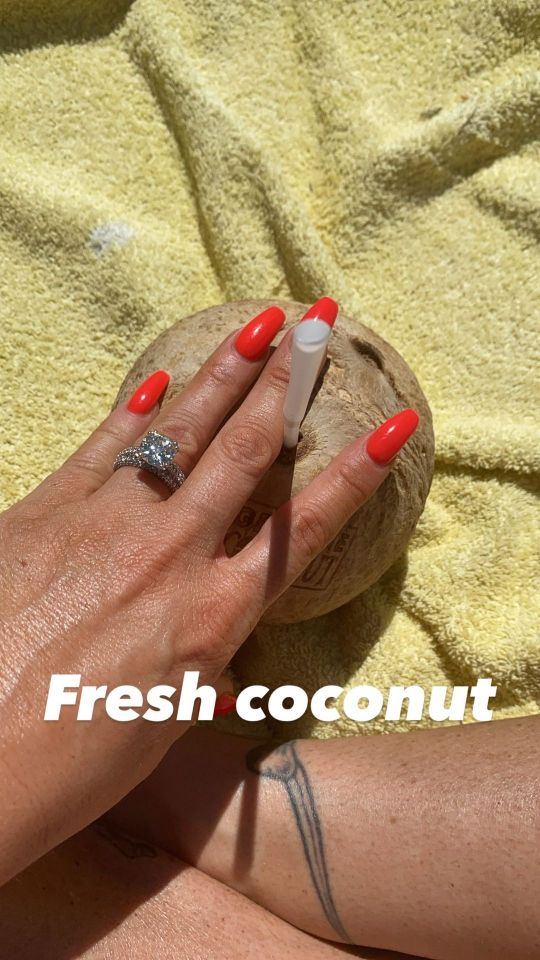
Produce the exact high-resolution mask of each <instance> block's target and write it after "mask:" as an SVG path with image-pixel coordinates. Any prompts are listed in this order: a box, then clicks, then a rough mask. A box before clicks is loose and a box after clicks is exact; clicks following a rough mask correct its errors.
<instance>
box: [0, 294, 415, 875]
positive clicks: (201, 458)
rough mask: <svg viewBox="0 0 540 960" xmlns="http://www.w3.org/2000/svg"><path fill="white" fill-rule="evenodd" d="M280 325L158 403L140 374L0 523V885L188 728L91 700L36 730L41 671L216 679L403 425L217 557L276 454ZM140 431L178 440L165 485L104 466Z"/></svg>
mask: <svg viewBox="0 0 540 960" xmlns="http://www.w3.org/2000/svg"><path fill="white" fill-rule="evenodd" d="M283 321H284V315H283V313H282V311H281V310H279V309H278V308H270V310H267V311H265V312H264V314H262V315H261V316H260V317H259V318H255V319H254V320H253V321H251V323H250V324H248V326H247V328H244V330H242V331H241V332H240V334H238V335H236V336H235V335H232V336H230V337H228V338H227V339H226V340H225V341H224V343H223V344H222V345H221V346H220V347H219V348H218V349H217V351H216V352H215V353H214V354H213V355H212V356H211V357H210V359H209V360H208V361H207V363H206V364H205V365H204V367H203V368H202V369H201V370H200V371H199V373H198V374H197V375H196V377H195V378H194V379H193V381H192V382H191V383H190V384H189V386H188V387H187V388H186V389H185V390H184V391H183V393H182V394H181V395H180V396H178V397H176V398H175V399H174V400H173V401H171V402H170V403H168V404H166V405H165V406H164V407H163V409H162V410H161V411H159V408H158V406H157V401H158V400H159V395H160V393H162V392H163V389H164V387H165V385H166V382H167V377H166V375H165V374H161V375H157V376H156V375H154V378H153V379H152V378H151V379H150V381H147V382H146V383H145V384H144V385H143V386H142V387H141V388H139V390H138V391H137V393H136V394H135V395H134V397H133V398H132V399H131V401H130V402H129V403H128V404H127V405H125V406H123V407H120V408H117V409H116V410H115V411H114V412H113V413H112V414H111V415H110V416H109V417H108V418H107V419H106V420H105V421H104V423H103V424H102V425H101V426H100V427H99V428H98V429H97V430H96V432H95V433H94V434H93V435H92V436H91V437H90V439H89V440H88V441H87V442H86V443H85V444H84V445H83V446H82V447H81V448H80V449H79V450H78V451H77V452H76V453H75V454H74V455H73V456H72V457H71V458H70V459H69V460H68V461H67V462H66V463H65V464H64V466H62V467H61V468H60V469H59V470H58V471H57V472H56V473H54V474H53V475H52V476H50V477H49V478H48V479H46V480H45V481H44V482H43V483H42V484H41V485H40V486H39V487H38V488H37V489H36V490H35V491H34V492H33V493H32V494H30V496H28V497H27V498H26V499H25V500H23V501H22V502H21V503H19V504H17V505H16V506H14V507H12V508H11V509H10V510H8V511H7V512H6V513H5V514H4V515H3V516H2V517H1V518H0V533H1V547H0V609H1V624H0V635H1V648H0V649H1V653H0V658H1V660H0V667H1V669H0V674H1V678H2V679H1V682H0V684H1V685H0V695H1V700H0V723H1V730H2V755H1V760H0V767H1V770H0V823H1V824H2V827H1V828H0V878H1V879H3V880H5V879H7V878H8V877H9V876H10V875H12V874H13V873H15V872H18V871H19V870H20V869H22V867H24V866H25V865H26V864H27V863H29V862H30V861H31V860H33V859H35V858H36V857H38V856H39V855H41V854H42V853H44V852H45V851H46V850H47V849H49V848H50V847H51V846H54V845H56V844H57V843H59V842H60V841H61V840H62V839H64V838H65V837H67V836H69V835H70V834H72V833H74V832H75V831H76V830H77V829H79V828H81V827H82V826H84V825H85V824H87V823H89V822H90V821H91V820H93V819H94V818H95V817H96V816H98V815H99V814H101V813H103V812H104V811H105V810H107V809H108V808H110V807H111V806H112V804H113V803H115V802H116V801H117V800H119V799H120V798H121V797H122V796H124V795H125V794H126V793H127V791H128V790H130V789H131V788H132V787H134V786H135V785H136V784H137V783H139V782H140V781H141V780H142V779H143V778H144V777H145V776H147V775H148V774H149V773H150V772H151V770H152V769H153V768H154V767H155V766H156V764H157V763H158V762H159V760H160V759H161V758H162V757H163V755H164V753H165V752H166V750H167V749H168V748H169V746H170V745H171V743H172V742H173V740H174V739H175V738H176V737H178V736H179V735H180V734H181V733H182V732H183V730H184V729H185V728H186V726H187V724H182V723H180V722H178V721H175V720H173V721H171V722H165V723H149V722H147V721H143V720H135V721H133V722H129V723H117V722H114V721H112V720H111V719H110V718H109V717H108V716H107V714H106V713H105V711H104V709H103V700H102V699H101V700H100V701H99V702H98V703H97V705H96V709H95V711H94V719H93V720H92V721H91V722H85V721H83V720H79V721H77V720H76V719H75V716H76V708H74V707H68V708H64V710H63V712H62V715H61V718H60V719H59V720H58V721H56V722H45V721H44V719H43V714H44V707H45V702H46V698H47V691H48V687H49V682H50V678H51V674H53V673H56V674H58V673H60V674H77V675H78V674H80V675H81V676H82V680H81V682H82V683H83V684H95V685H96V686H100V685H103V684H106V685H107V686H108V688H109V689H111V688H112V687H115V686H118V685H119V684H133V685H135V686H137V687H139V689H141V690H142V691H143V692H144V691H145V690H147V689H148V688H149V687H151V686H154V685H155V684H157V683H165V684H170V685H173V686H178V685H179V684H180V683H181V680H182V676H183V674H184V672H185V671H186V670H198V671H200V682H201V683H215V682H216V680H217V678H218V677H219V676H220V674H221V672H222V670H223V669H224V667H225V666H226V665H227V663H228V662H229V660H230V658H231V656H232V655H233V654H234V652H235V651H236V650H237V649H238V647H239V646H240V645H241V643H242V642H243V641H244V639H245V638H246V637H247V635H248V634H249V632H250V631H251V630H252V628H253V627H254V626H255V624H256V623H257V621H258V620H259V618H260V617H261V615H262V614H263V612H264V610H265V609H266V607H267V606H268V605H269V604H271V603H272V601H273V600H275V599H276V597H277V596H278V595H279V594H280V593H281V592H282V591H283V590H284V589H286V587H287V586H288V585H289V584H290V583H292V582H293V581H294V580H295V579H296V578H297V577H298V575H299V574H300V573H301V571H302V570H303V569H304V567H305V566H306V565H307V564H308V563H309V562H310V561H311V560H312V559H313V558H314V557H315V556H316V555H317V553H319V552H320V551H321V550H322V549H323V548H324V546H325V545H326V544H327V543H328V542H329V541H330V540H331V539H332V538H333V537H334V536H335V535H336V534H337V532H338V531H339V529H340V528H341V527H342V526H343V524H344V523H345V522H346V521H347V520H348V518H349V517H350V516H351V514H352V513H353V512H354V511H355V510H357V509H358V507H359V506H360V505H361V504H362V503H363V502H364V501H365V500H366V499H367V498H368V497H369V496H370V495H371V494H372V493H373V491H374V490H375V489H376V488H377V487H378V486H379V484H380V483H381V481H382V480H383V479H384V477H385V476H386V473H387V471H388V465H385V463H384V462H383V461H390V460H391V458H392V457H393V456H394V455H395V454H396V453H397V451H398V449H399V448H400V447H401V446H402V445H403V443H405V441H406V439H407V438H408V436H409V435H410V433H412V431H413V430H414V427H415V425H416V420H415V415H414V414H412V412H411V411H408V412H405V413H404V414H403V415H400V416H398V417H397V418H393V420H392V421H389V422H388V424H386V425H383V427H381V428H379V430H378V431H376V432H375V434H372V435H371V436H370V437H369V438H361V439H360V440H358V441H356V442H355V443H353V444H351V445H350V446H349V447H348V448H347V449H345V450H344V451H343V452H342V453H341V454H340V455H339V456H338V457H337V458H336V459H335V460H334V461H333V462H332V463H331V464H330V466H329V467H328V468H327V469H326V470H325V471H324V472H323V473H322V474H321V475H320V476H319V477H318V478H316V479H315V480H314V481H313V482H312V483H311V484H310V485H309V486H308V487H307V488H306V489H305V490H304V491H302V492H301V493H300V494H299V495H297V496H296V497H295V498H294V499H293V501H292V502H289V503H287V504H284V505H283V506H282V507H281V508H280V509H279V510H278V511H277V512H276V513H275V514H274V516H273V518H272V519H271V520H270V521H268V522H267V523H266V524H265V525H264V526H263V528H262V529H261V530H260V532H259V533H258V534H257V535H256V536H255V538H254V539H253V540H252V541H251V543H250V544H248V546H247V547H245V548H244V549H243V550H242V551H241V552H240V553H238V554H237V555H235V556H234V557H231V558H229V557H227V555H226V553H225V551H224V547H223V540H224V536H225V533H226V531H227V529H228V528H229V526H230V524H231V523H232V521H233V520H234V518H235V516H236V514H237V513H238V512H239V510H240V509H241V508H242V506H243V505H244V503H245V502H246V500H247V499H248V498H249V496H250V494H251V492H252V491H253V489H254V488H255V486H256V485H257V483H258V482H259V481H260V479H261V478H262V476H263V475H264V474H265V472H266V471H267V470H268V468H269V467H270V466H271V464H272V463H273V461H274V460H275V458H276V457H277V455H278V453H279V451H280V448H281V441H282V431H283V420H282V408H283V402H284V396H285V391H286V387H287V382H288V376H289V356H290V335H286V336H285V337H284V339H283V341H282V342H281V344H280V345H279V347H278V348H277V349H276V350H275V352H274V353H273V355H272V356H271V358H270V359H269V360H268V362H267V363H266V365H265V362H266V360H267V359H268V347H269V345H270V342H271V340H272V339H273V337H274V336H275V335H276V333H277V332H278V330H279V328H280V327H281V326H282V324H283ZM250 387H251V390H250V392H249V393H248V394H247V396H246V398H245V399H244V400H243V402H242V403H241V405H240V406H239V407H238V409H237V410H236V412H234V413H233V415H232V416H230V418H229V419H227V421H226V423H225V424H224V425H223V426H222V424H223V421H224V420H225V418H227V417H228V415H229V414H230V412H231V410H232V409H233V408H234V407H235V406H236V405H237V404H238V403H239V401H240V400H241V398H242V397H243V396H244V395H245V394H246V391H248V390H249V388H250ZM416 419H417V418H416ZM150 427H151V428H152V429H155V430H157V431H159V432H160V433H163V434H165V435H167V436H169V437H172V438H175V439H178V442H179V444H180V453H179V454H178V457H177V462H178V464H179V465H180V467H181V468H182V470H183V471H184V472H185V473H186V474H187V479H186V481H185V483H184V484H183V485H182V486H181V487H180V489H178V490H177V491H176V492H174V493H173V494H170V493H169V491H168V490H167V488H166V487H165V485H164V484H163V483H162V481H160V480H159V479H157V478H155V477H153V476H152V475H151V474H150V473H147V472H143V471H141V470H138V469H135V468H132V467H129V468H128V467H126V468H122V469H120V470H117V471H116V472H113V463H114V460H115V458H116V456H117V454H118V453H119V452H120V451H121V450H122V449H123V448H124V447H126V446H129V445H132V444H134V443H136V442H137V441H138V440H139V439H140V437H141V436H142V435H144V434H145V433H146V432H147V431H148V430H149V428H150ZM376 461H377V462H376ZM270 553H271V554H272V563H271V565H269V555H270Z"/></svg>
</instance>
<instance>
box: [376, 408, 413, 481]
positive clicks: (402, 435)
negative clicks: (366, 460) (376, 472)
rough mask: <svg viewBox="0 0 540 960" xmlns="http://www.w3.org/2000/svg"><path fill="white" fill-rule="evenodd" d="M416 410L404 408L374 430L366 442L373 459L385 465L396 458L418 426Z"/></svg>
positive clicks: (382, 465)
mask: <svg viewBox="0 0 540 960" xmlns="http://www.w3.org/2000/svg"><path fill="white" fill-rule="evenodd" d="M419 419H420V418H419V416H418V414H417V412H416V410H402V411H401V413H396V415H395V416H394V417H390V419H389V420H386V421H385V423H383V424H381V426H380V427H377V429H376V430H374V431H373V433H372V434H371V436H370V437H369V440H368V442H367V444H366V450H367V452H368V453H369V455H370V457H371V459H372V460H374V461H375V463H378V464H379V465H380V466H381V467H385V466H386V464H387V463H390V461H391V460H393V459H394V457H395V456H396V454H397V453H399V451H400V450H401V448H402V447H403V446H404V444H406V443H407V440H408V439H409V437H410V436H412V434H413V433H414V431H415V430H416V428H417V426H418V421H419Z"/></svg>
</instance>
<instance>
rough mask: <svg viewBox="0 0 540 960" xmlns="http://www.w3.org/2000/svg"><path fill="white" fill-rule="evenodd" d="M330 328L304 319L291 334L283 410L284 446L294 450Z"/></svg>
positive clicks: (324, 351)
mask: <svg viewBox="0 0 540 960" xmlns="http://www.w3.org/2000/svg"><path fill="white" fill-rule="evenodd" d="M331 332H332V328H331V327H330V326H329V325H328V324H327V323H325V322H324V321H323V320H303V321H302V322H301V323H299V324H298V325H297V327H296V329H295V331H294V336H293V345H292V356H291V375H290V378H289V386H288V388H287V396H286V398H285V404H284V407H283V421H284V423H283V445H284V446H285V447H287V448H291V447H296V445H297V443H298V437H299V434H300V424H301V423H302V420H303V419H304V416H305V413H306V410H307V405H308V403H309V398H310V396H311V393H312V390H313V387H314V386H315V381H316V380H317V376H318V373H319V370H320V368H321V365H322V363H323V361H324V358H325V356H326V347H327V344H328V340H329V339H330V334H331Z"/></svg>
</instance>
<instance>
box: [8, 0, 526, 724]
mask: <svg viewBox="0 0 540 960" xmlns="http://www.w3.org/2000/svg"><path fill="white" fill-rule="evenodd" d="M539 27H540V17H539V15H538V6H537V3H536V2H535V0H530V2H527V0H489V2H486V3H471V2H470V0H448V2H439V0H432V2H431V3H429V2H425V0H385V2H383V0H363V2H361V3H360V2H352V0H332V2H330V0H328V2H325V0H294V2H292V0H282V2H279V0H277V2H268V3H264V2H261V0H229V2H227V3H223V2H220V0H200V2H198V3H194V2H193V0H134V2H131V3H130V2H129V0H116V2H110V0H94V2H93V3H88V2H87V0H72V2H69V3H68V2H67V0H26V2H25V3H24V4H22V3H20V0H0V48H1V54H2V57H1V60H0V118H1V138H0V263H1V269H0V313H1V323H2V338H1V346H0V358H1V365H2V418H1V420H2V426H1V446H0V458H1V462H2V499H3V506H7V505H8V504H9V503H10V502H12V501H13V500H15V499H16V498H18V497H20V496H21V495H22V494H24V493H25V492H26V491H27V490H28V489H29V488H31V487H32V486H33V485H34V484H35V483H36V482H37V481H38V480H39V479H40V478H41V477H43V476H44V474H46V473H47V472H48V471H50V470H51V469H52V468H53V467H55V466H56V465H57V464H59V463H60V462H61V461H62V459H63V458H64V457H65V456H66V455H67V454H68V452H69V451H70V450H71V449H72V448H73V447H74V445H75V444H77V443H78V442H79V441H82V440H83V438H84V437H85V436H86V435H87V434H88V432H89V431H90V429H91V428H92V427H93V426H94V424H95V423H96V422H97V421H98V420H99V419H100V418H101V417H102V416H103V415H104V414H105V413H106V412H107V410H108V408H109V407H110V405H111V403H112V401H113V398H114V396H115V394H116V390H117V386H118V384H119V382H120V381H121V379H122V378H123V376H124V374H125V373H126V371H127V369H128V368H129V366H130V365H131V363H132V361H133V360H134V359H135V358H136V357H137V355H138V354H139V352H140V351H141V350H142V349H143V348H144V347H145V345H146V344H147V343H148V342H149V340H150V339H152V338H153V337H154V336H155V335H156V334H157V333H159V332H160V331H161V330H163V329H164V328H165V327H167V326H168V325H169V324H171V323H172V322H173V321H175V320H177V319H178V317H179V316H182V315H186V314H188V313H191V312H193V311H195V310H198V309H201V308H202V307H205V306H207V305H210V304H212V303H215V302H219V301H224V300H234V299H243V298H249V297H274V296H276V297H280V298H291V299H296V300H301V301H310V300H313V299H315V298H316V297H318V296H319V295H322V294H331V295H333V296H335V297H337V298H338V299H339V300H340V302H341V303H342V305H343V308H344V309H345V310H346V311H347V313H348V314H349V315H353V316H354V315H357V316H358V317H363V318H364V319H365V318H366V316H367V317H368V322H370V323H371V325H372V326H373V328H374V329H375V330H376V331H377V332H378V333H380V334H382V335H383V336H384V337H386V338H387V339H388V340H389V341H390V342H391V343H392V344H393V345H394V346H395V347H397V349H398V350H400V351H401V352H402V354H403V355H404V356H405V358H406V359H407V360H408V362H409V364H410V365H411V366H412V367H413V369H414V370H415V371H416V373H417V375H418V377H419V379H420V381H421V383H422V385H423V387H424V390H425V392H426V394H427V396H428V398H429V400H430V403H431V405H432V408H433V412H434V422H435V430H436V436H437V448H438V453H437V467H436V476H435V480H434V484H433V489H432V493H431V495H430V498H429V501H428V506H427V509H426V511H425V514H424V516H423V518H422V520H421V523H420V525H419V528H418V530H417V533H416V535H415V537H414V540H413V542H412V543H411V546H410V549H409V551H408V555H407V557H404V558H403V559H402V560H401V561H400V562H398V563H397V564H396V565H395V567H394V568H393V569H392V570H391V571H390V572H389V573H388V574H387V576H385V577H384V578H383V580H382V581H381V582H380V583H378V584H377V585H376V586H374V587H373V588H372V589H371V590H369V591H368V593H366V594H365V595H364V596H361V597H359V598H358V599H357V600H356V601H355V602H353V603H351V604H349V605H348V606H347V607H344V608H342V609H341V610H338V611H335V612H334V613H332V614H330V615H328V616H326V617H324V618H323V619H321V620H320V621H311V622H309V623H307V624H304V625H297V626H293V627H286V628H284V627H272V628H269V627H260V628H259V629H258V630H257V631H256V634H255V636H254V637H253V638H251V639H250V641H249V642H248V644H246V646H245V647H244V649H243V650H242V651H241V653H240V654H239V656H238V658H237V661H236V670H237V673H238V674H239V676H240V678H241V679H242V680H243V681H245V682H253V681H257V682H264V683H266V684H268V685H269V686H274V685H276V684H277V683H281V682H288V683H300V684H302V685H304V686H305V687H306V689H308V690H315V689H316V688H317V687H319V686H321V685H322V684H325V683H330V682H332V683H338V684H341V685H344V686H351V685H352V684H358V683H367V684H374V685H377V686H380V687H382V688H386V687H387V686H389V685H390V684H392V683H394V684H395V683H420V684H424V685H426V686H430V685H432V684H434V683H442V684H446V683H447V684H450V685H454V684H466V685H470V684H472V683H474V681H475V680H476V678H477V677H478V676H489V677H492V678H493V682H494V683H496V684H497V685H498V688H499V694H498V697H497V701H496V715H498V716H508V715H511V714H526V713H530V712H535V711H537V710H538V695H539V690H540V643H539V640H538V637H537V630H536V628H537V624H538V612H539V611H538V579H536V583H535V578H537V577H538V569H537V566H536V559H535V553H536V551H535V548H537V547H538V523H537V516H538V515H537V513H535V501H534V478H535V471H538V451H537V448H538V444H537V440H538V427H537V424H538V416H539V410H538V405H537V397H536V398H535V396H534V384H535V379H534V367H533V364H534V360H535V354H534V351H535V345H536V344H537V342H538V341H537V336H538V326H537V322H535V321H537V320H538V315H539V295H538V272H539V268H538V259H537V256H536V254H535V248H534V243H535V239H536V238H537V236H538V232H539V222H538V213H537V211H538V205H537V204H538V195H539V164H538V151H537V149H536V148H535V142H534V141H535V139H536V138H538V134H539V127H540V121H539V117H540V111H539V106H540V81H539V74H538V66H539V56H538V50H537V46H536V41H537V39H538V33H539ZM535 404H536V408H535ZM535 457H536V459H535ZM426 722H427V721H426ZM401 727H403V728H405V727H407V723H406V722H405V721H404V722H403V723H402V724H401ZM380 729H382V723H381V721H380V720H375V721H373V722H372V723H371V724H367V725H365V726H361V727H360V726H358V725H357V724H354V723H352V722H351V721H347V720H345V719H344V720H343V721H342V722H341V721H340V722H339V723H337V724H329V725H327V726H325V725H323V724H320V723H315V722H313V721H312V720H310V719H309V718H305V719H303V720H302V721H298V722H297V723H295V724H293V725H292V726H291V727H286V726H285V725H283V724H282V725H281V726H280V727H279V728H278V729H275V731H274V732H276V733H278V734H279V735H287V734H292V735H306V734H307V735H309V734H312V735H315V736H328V735H335V734H336V733H338V732H339V733H345V734H347V733H357V732H361V733H367V732H374V731H377V730H380Z"/></svg>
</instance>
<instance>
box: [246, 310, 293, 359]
mask: <svg viewBox="0 0 540 960" xmlns="http://www.w3.org/2000/svg"><path fill="white" fill-rule="evenodd" d="M284 323H285V314H284V313H283V310H282V309H281V308H280V307H268V308H267V309H266V310H263V312H262V313H259V314H258V315H257V316H256V317H253V320H250V321H249V323H246V325H245V327H243V328H242V329H241V331H240V333H239V334H238V336H237V338H236V340H235V341H234V345H235V347H236V349H237V350H238V353H239V354H240V356H241V357H244V358H245V359H246V360H261V359H262V357H264V355H265V353H266V351H267V350H268V347H269V346H270V344H271V343H272V340H273V339H274V337H275V335H276V333H277V332H278V330H281V328H282V326H283V324H284Z"/></svg>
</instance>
